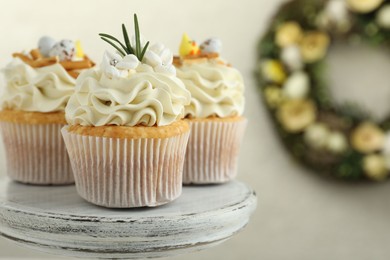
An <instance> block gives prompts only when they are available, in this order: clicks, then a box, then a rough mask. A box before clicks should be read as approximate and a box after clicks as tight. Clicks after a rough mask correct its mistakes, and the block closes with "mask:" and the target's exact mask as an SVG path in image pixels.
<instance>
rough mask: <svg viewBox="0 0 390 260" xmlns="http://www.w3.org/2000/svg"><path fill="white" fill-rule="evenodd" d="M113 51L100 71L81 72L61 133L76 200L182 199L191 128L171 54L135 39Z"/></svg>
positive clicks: (151, 202)
mask: <svg viewBox="0 0 390 260" xmlns="http://www.w3.org/2000/svg"><path fill="white" fill-rule="evenodd" d="M134 24H135V28H136V30H135V31H136V36H135V37H133V38H132V40H131V41H130V40H129V37H128V33H127V31H126V28H125V26H123V28H124V38H125V39H126V40H125V43H123V44H122V43H120V41H119V40H117V39H116V38H114V37H113V36H110V35H108V34H100V36H101V38H102V39H103V40H105V41H107V42H108V43H110V44H112V45H114V46H117V44H114V43H113V42H114V41H115V42H117V43H118V44H119V45H120V46H121V47H122V48H119V47H116V49H117V53H110V52H106V53H105V54H104V57H103V61H102V64H101V66H100V68H98V69H92V70H88V71H86V72H83V73H82V74H81V75H80V76H79V78H78V79H77V83H76V90H75V93H74V94H73V95H72V96H71V98H70V100H69V102H68V105H67V106H66V109H65V113H66V119H67V122H68V124H69V125H68V126H66V127H64V128H63V130H62V133H63V137H64V140H65V143H66V147H67V150H68V153H69V157H70V159H71V163H72V168H73V172H74V175H75V181H76V187H77V192H78V193H79V195H80V196H81V197H83V198H84V199H85V200H87V201H88V202H90V203H93V204H96V205H100V206H104V207H109V208H132V207H146V206H147V207H154V206H158V205H162V204H166V203H168V202H170V201H173V200H174V199H176V198H177V197H178V196H180V194H181V191H182V173H183V163H184V157H185V151H186V145H187V142H188V137H189V131H190V128H189V125H188V123H187V122H186V121H184V120H181V119H182V118H183V117H184V106H185V105H188V104H189V102H190V93H189V92H188V91H187V90H186V89H185V86H184V84H183V82H182V81H180V80H179V79H178V78H177V77H176V70H175V67H174V66H173V65H172V60H173V57H172V53H171V52H170V51H169V50H168V49H167V48H165V47H164V46H163V45H162V44H153V45H151V46H150V47H149V42H147V43H146V44H145V43H144V41H143V40H142V38H141V36H140V35H139V29H138V22H137V17H136V16H134Z"/></svg>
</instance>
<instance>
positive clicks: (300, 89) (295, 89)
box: [283, 71, 310, 99]
mask: <svg viewBox="0 0 390 260" xmlns="http://www.w3.org/2000/svg"><path fill="white" fill-rule="evenodd" d="M309 85H310V80H309V76H308V75H307V74H306V73H305V72H303V71H296V72H294V73H293V74H291V76H290V77H289V78H288V79H287V80H286V82H285V83H284V85H283V94H284V95H285V96H286V97H287V98H290V99H302V98H304V97H306V96H307V94H308V92H309Z"/></svg>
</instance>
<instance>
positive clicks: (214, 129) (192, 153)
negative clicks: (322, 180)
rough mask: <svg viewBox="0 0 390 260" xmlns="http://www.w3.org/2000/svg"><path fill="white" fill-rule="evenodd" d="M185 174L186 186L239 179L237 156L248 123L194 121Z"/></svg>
mask: <svg viewBox="0 0 390 260" xmlns="http://www.w3.org/2000/svg"><path fill="white" fill-rule="evenodd" d="M188 122H189V123H190V126H191V135H190V139H189V141H188V146H187V153H186V159H185V162H184V170H183V183H184V184H214V183H224V182H228V181H230V180H232V179H234V178H235V177H236V176H237V163H238V154H239V150H240V146H241V142H242V138H243V136H244V133H245V129H246V125H247V119H245V118H242V120H240V121H236V122H221V121H215V122H213V121H191V120H188Z"/></svg>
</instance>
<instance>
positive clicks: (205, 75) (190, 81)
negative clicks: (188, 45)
mask: <svg viewBox="0 0 390 260" xmlns="http://www.w3.org/2000/svg"><path fill="white" fill-rule="evenodd" d="M177 76H178V78H179V79H181V80H182V81H183V82H184V84H185V86H186V88H187V89H188V90H189V91H190V92H191V95H192V97H191V104H190V105H188V106H186V108H185V114H186V115H191V116H192V117H195V118H206V117H209V116H215V115H216V116H218V117H229V116H239V115H242V113H243V111H244V104H245V98H244V81H243V79H242V76H241V73H240V72H239V71H238V70H237V69H235V68H232V67H228V66H226V65H223V64H219V63H218V62H217V61H216V60H210V61H206V62H199V63H191V64H186V63H184V64H183V65H182V66H180V67H178V68H177Z"/></svg>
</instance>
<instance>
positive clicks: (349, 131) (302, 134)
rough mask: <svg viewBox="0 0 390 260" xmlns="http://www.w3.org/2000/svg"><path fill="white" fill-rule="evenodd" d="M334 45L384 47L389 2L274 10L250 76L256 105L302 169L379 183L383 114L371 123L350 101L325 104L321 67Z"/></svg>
mask: <svg viewBox="0 0 390 260" xmlns="http://www.w3.org/2000/svg"><path fill="white" fill-rule="evenodd" d="M336 41H337V42H343V43H345V44H349V45H354V44H361V43H364V44H368V45H371V46H375V47H379V46H382V47H386V48H387V47H390V1H389V0H319V1H314V0H295V1H292V2H289V3H287V4H285V5H284V6H282V8H281V9H280V11H279V12H278V14H277V15H276V17H275V18H274V19H273V20H272V23H271V26H270V28H269V30H268V31H267V32H266V34H265V36H264V37H263V39H262V40H261V41H260V44H259V65H258V69H257V71H256V72H257V76H258V80H259V86H260V88H261V92H262V94H263V95H262V96H263V98H264V101H265V102H264V103H265V104H266V105H267V108H268V109H269V111H270V114H271V116H272V118H273V120H274V121H275V124H276V126H277V127H276V128H277V129H278V132H279V133H280V135H281V137H282V140H283V142H284V144H285V145H286V147H287V148H288V149H289V150H290V151H291V153H292V154H293V156H294V157H295V158H297V159H298V160H299V161H301V162H302V163H304V164H305V165H307V166H309V167H310V168H312V169H314V170H315V171H316V172H321V173H325V174H327V175H333V176H336V177H339V178H344V179H348V180H352V179H354V180H356V179H361V178H369V179H372V180H377V181H379V180H384V179H386V178H387V176H388V175H389V172H390V116H389V117H387V118H386V119H385V120H383V121H382V122H376V121H375V120H374V119H373V118H372V117H371V116H370V115H369V113H367V112H366V111H364V109H362V108H360V107H359V106H358V105H356V104H351V103H348V104H341V105H340V104H335V102H333V101H332V97H331V94H330V93H329V91H328V88H327V82H326V79H324V69H326V66H325V65H326V61H325V58H326V55H327V51H328V50H329V47H330V46H331V44H332V43H334V42H336ZM389 102H390V99H389Z"/></svg>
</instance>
